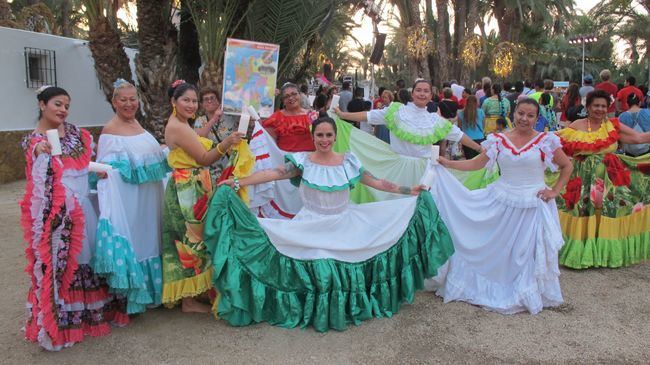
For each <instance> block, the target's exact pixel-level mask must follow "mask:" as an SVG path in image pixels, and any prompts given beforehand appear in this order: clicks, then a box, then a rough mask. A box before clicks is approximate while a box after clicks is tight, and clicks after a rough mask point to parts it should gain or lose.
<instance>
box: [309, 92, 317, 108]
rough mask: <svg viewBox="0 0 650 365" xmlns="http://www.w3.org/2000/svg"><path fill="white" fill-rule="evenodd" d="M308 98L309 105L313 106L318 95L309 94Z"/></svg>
mask: <svg viewBox="0 0 650 365" xmlns="http://www.w3.org/2000/svg"><path fill="white" fill-rule="evenodd" d="M307 98H308V99H309V106H310V107H311V106H313V105H314V100H316V95H309V96H307Z"/></svg>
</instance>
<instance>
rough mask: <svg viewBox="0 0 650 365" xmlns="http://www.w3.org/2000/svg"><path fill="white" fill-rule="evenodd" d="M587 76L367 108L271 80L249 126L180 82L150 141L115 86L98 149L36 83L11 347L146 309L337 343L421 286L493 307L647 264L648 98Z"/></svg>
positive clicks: (59, 99) (357, 96)
mask: <svg viewBox="0 0 650 365" xmlns="http://www.w3.org/2000/svg"><path fill="white" fill-rule="evenodd" d="M600 77H601V79H602V80H603V82H601V83H598V84H596V85H595V86H594V85H592V84H593V78H591V77H590V76H588V77H585V80H584V85H583V86H582V87H580V86H579V85H577V84H570V85H569V87H568V88H567V89H566V90H565V91H564V90H563V91H561V92H559V91H558V89H557V88H555V87H554V85H553V83H552V82H549V81H548V80H538V81H536V82H534V83H531V82H528V81H524V82H519V81H518V82H515V83H504V84H503V85H501V84H499V83H493V82H492V81H491V80H490V79H489V78H487V77H486V78H483V79H482V81H481V82H480V83H477V84H475V85H473V87H470V88H466V87H464V86H462V85H460V84H459V83H458V82H457V81H456V80H451V81H450V82H449V83H445V84H443V85H442V88H441V89H438V88H437V87H435V86H433V85H432V84H431V83H430V82H429V81H427V80H422V79H418V80H416V81H415V82H414V83H413V85H412V86H411V87H410V88H408V89H407V87H406V83H405V82H404V80H398V81H397V82H396V85H395V86H396V87H395V89H394V90H389V89H388V88H380V89H379V92H378V93H377V94H376V98H374V99H372V100H365V99H364V96H363V95H364V94H363V89H355V90H351V85H350V83H349V82H344V83H343V85H342V87H341V91H340V92H339V91H338V88H336V87H329V88H325V87H321V88H320V89H319V90H318V91H317V92H316V95H314V96H313V102H312V103H311V105H310V102H309V100H310V98H309V95H308V94H309V88H306V87H304V85H303V86H298V85H295V84H292V83H287V84H285V85H283V86H282V87H281V88H280V90H278V96H279V99H280V101H281V106H280V108H279V109H278V110H277V111H276V112H275V113H273V114H272V115H271V116H270V117H269V118H266V119H264V120H261V121H256V120H253V119H251V121H250V123H249V128H248V131H247V132H246V133H243V132H240V131H238V128H237V125H236V123H235V121H233V119H232V118H230V119H229V118H226V117H225V116H224V115H223V114H222V112H221V110H220V104H221V100H220V95H219V92H218V91H217V90H215V89H213V88H203V89H201V90H198V89H197V88H196V86H194V85H192V84H189V83H186V82H184V81H182V80H179V81H176V82H174V83H173V84H172V85H171V86H170V88H169V91H168V96H169V101H170V105H171V107H172V112H171V115H170V116H169V118H168V120H166V121H165V132H164V140H165V145H160V144H159V143H158V141H157V140H156V139H155V138H154V137H153V136H152V135H151V134H150V133H149V132H147V131H146V130H145V129H143V128H142V126H141V125H140V123H139V122H138V120H137V119H136V114H137V111H138V109H139V105H140V101H139V96H138V93H137V89H136V88H135V86H134V85H132V84H130V83H129V82H127V81H125V80H121V79H118V80H117V81H116V82H115V84H114V91H113V98H112V106H113V109H114V110H115V115H114V116H113V118H111V120H109V121H107V123H106V124H105V126H104V128H103V130H102V132H101V135H100V137H99V140H98V143H97V145H95V144H94V142H93V138H92V136H91V134H90V133H89V132H88V131H86V130H84V129H82V128H78V127H76V126H75V125H74V124H72V123H70V122H68V121H67V116H68V110H69V109H70V107H71V102H72V98H71V96H70V95H69V94H68V93H67V91H66V90H64V89H62V88H60V87H54V86H46V87H43V88H41V89H40V90H39V92H38V94H37V102H38V105H39V108H40V112H39V115H38V122H37V126H36V128H35V130H34V131H33V132H32V133H30V134H29V135H27V136H26V137H25V138H24V141H23V148H24V151H25V158H26V163H27V164H26V176H27V183H26V188H25V196H24V198H23V200H22V201H21V203H20V205H21V225H22V227H23V230H24V239H25V241H26V243H27V249H26V255H27V261H28V264H27V269H26V271H27V273H28V274H29V275H30V277H31V282H30V288H29V292H28V296H27V313H28V316H27V321H26V325H25V337H26V338H27V339H28V340H30V341H33V342H37V343H38V344H39V345H40V346H42V347H43V348H45V349H48V350H60V349H62V348H64V347H68V346H72V345H73V344H75V343H77V342H80V341H82V340H83V339H84V337H85V336H102V335H106V334H108V333H110V331H111V325H117V326H125V325H127V324H128V323H129V322H130V320H131V319H130V315H134V314H138V313H143V312H145V311H146V310H147V309H149V308H154V307H156V306H159V305H164V306H166V307H174V306H176V305H180V306H181V310H182V311H184V312H200V313H209V312H212V313H214V314H215V315H216V316H217V318H219V319H221V320H225V321H227V322H229V323H230V324H232V325H235V326H242V325H248V324H251V323H257V322H262V321H265V322H268V323H270V324H274V325H279V326H283V327H288V328H292V327H297V326H301V327H306V326H312V327H313V328H314V329H315V330H317V331H327V330H328V329H336V330H343V329H345V328H346V327H347V326H348V325H349V324H355V325H356V324H359V323H360V322H361V321H363V320H367V319H370V318H379V317H390V316H392V315H393V314H395V313H396V312H397V311H398V310H399V307H400V305H401V304H402V303H404V302H408V303H410V302H411V301H412V300H413V298H414V295H415V292H416V291H417V290H421V289H428V290H434V291H435V292H436V293H437V295H439V296H441V297H442V298H443V299H444V301H445V302H449V301H464V302H468V303H471V304H474V305H477V306H481V307H483V308H486V309H488V310H492V311H496V312H499V313H504V314H512V313H517V312H522V311H528V312H530V313H533V314H534V313H538V312H540V311H541V310H542V309H543V308H544V307H550V306H557V305H560V304H561V303H562V302H563V297H562V292H561V289H560V282H559V275H560V271H559V264H562V265H564V266H567V267H569V268H573V269H586V268H591V267H609V268H618V267H624V266H628V265H632V264H636V263H638V262H640V261H642V260H646V259H650V208H649V205H648V204H650V194H648V191H650V176H649V175H650V154H648V146H650V132H649V131H650V115H649V114H650V113H649V111H648V109H647V106H648V105H647V103H648V101H647V99H648V95H647V88H646V89H645V90H643V89H640V88H637V87H636V86H635V84H636V80H635V79H634V77H628V78H627V81H626V84H625V85H624V86H623V87H619V86H617V85H615V84H613V83H611V82H610V81H609V79H610V73H609V71H607V70H604V71H603V72H601V74H600ZM336 94H338V95H339V97H338V98H334V95H336ZM333 100H338V105H332V102H333ZM50 130H56V131H57V132H58V136H59V141H60V144H61V146H62V153H61V154H58V153H53V146H52V144H51V143H50V142H49V141H48V134H49V132H48V131H50ZM438 151H440V152H439V154H440V157H438V156H437V153H438ZM93 160H94V161H93ZM91 162H99V163H103V164H105V165H109V166H110V167H111V168H109V169H106V170H101V171H94V170H93V171H94V172H90V170H89V168H90V165H91Z"/></svg>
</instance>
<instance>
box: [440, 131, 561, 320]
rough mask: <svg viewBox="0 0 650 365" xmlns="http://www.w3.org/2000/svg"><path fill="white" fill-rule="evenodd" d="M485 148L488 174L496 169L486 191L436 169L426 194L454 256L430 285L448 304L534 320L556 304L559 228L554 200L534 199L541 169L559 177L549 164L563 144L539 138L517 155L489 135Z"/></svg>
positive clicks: (505, 142) (502, 140)
mask: <svg viewBox="0 0 650 365" xmlns="http://www.w3.org/2000/svg"><path fill="white" fill-rule="evenodd" d="M482 146H483V147H484V148H485V149H486V150H487V155H488V157H489V162H488V164H487V169H488V170H490V169H492V168H493V167H494V166H495V165H496V164H497V163H498V165H499V168H500V171H501V177H500V178H499V179H498V180H497V181H496V182H494V183H492V184H490V185H489V186H488V187H487V188H485V189H477V190H472V191H470V190H468V189H467V188H465V187H464V186H462V185H461V184H460V183H459V182H458V180H457V179H455V178H454V177H453V176H452V175H451V174H450V173H449V172H448V171H447V169H445V168H444V167H442V166H434V168H435V171H436V173H437V179H436V181H435V183H434V184H433V186H432V188H431V194H432V195H433V198H434V200H435V202H436V204H437V206H438V207H439V209H440V215H441V216H442V217H443V220H444V221H445V223H446V224H447V227H449V231H450V232H451V236H452V240H453V242H454V249H455V253H454V255H453V256H452V257H451V258H450V259H449V263H448V264H447V265H445V267H443V268H442V269H441V270H440V275H439V276H437V277H436V278H435V279H434V280H433V281H431V282H427V285H428V286H429V287H430V288H433V289H435V290H436V293H437V294H438V295H440V296H441V297H443V299H444V301H445V302H450V301H456V300H458V301H465V302H468V303H471V304H475V305H479V306H482V307H484V308H485V309H488V310H492V311H496V312H499V313H503V314H513V313H517V312H521V311H528V312H530V313H532V314H535V313H538V312H540V311H541V310H542V308H543V307H551V306H557V305H560V304H561V303H562V302H563V299H562V293H561V290H560V281H559V275H560V271H559V268H558V262H557V259H558V251H559V249H560V247H562V244H563V239H562V231H561V228H560V221H559V218H558V214H557V208H556V205H555V201H549V202H544V201H542V200H541V199H539V198H538V197H537V193H538V192H539V191H540V190H542V189H543V188H545V187H546V185H545V183H544V170H545V169H547V168H549V169H551V170H552V171H556V170H557V166H555V164H553V162H552V161H551V160H552V157H553V153H554V151H555V150H557V149H558V148H561V145H560V140H559V138H558V137H557V136H555V135H553V134H549V133H540V134H539V135H538V136H536V137H535V138H533V139H532V140H531V141H530V142H529V143H528V144H526V145H525V146H523V147H522V148H520V149H518V148H516V147H514V145H513V144H512V142H510V140H508V137H506V136H505V135H504V134H501V133H499V134H491V135H488V137H487V140H486V141H484V142H483V143H482Z"/></svg>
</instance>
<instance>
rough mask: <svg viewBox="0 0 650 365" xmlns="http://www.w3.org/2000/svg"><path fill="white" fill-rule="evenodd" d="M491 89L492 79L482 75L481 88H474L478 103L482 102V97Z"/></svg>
mask: <svg viewBox="0 0 650 365" xmlns="http://www.w3.org/2000/svg"><path fill="white" fill-rule="evenodd" d="M491 89H492V79H490V78H489V77H484V78H482V79H481V89H479V90H476V98H477V99H478V102H479V104H482V103H483V99H484V98H485V97H486V96H490V95H488V94H490V90H491Z"/></svg>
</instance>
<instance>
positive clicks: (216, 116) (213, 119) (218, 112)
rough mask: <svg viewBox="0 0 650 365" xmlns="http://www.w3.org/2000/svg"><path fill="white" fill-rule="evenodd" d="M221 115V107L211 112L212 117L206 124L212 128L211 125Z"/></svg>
mask: <svg viewBox="0 0 650 365" xmlns="http://www.w3.org/2000/svg"><path fill="white" fill-rule="evenodd" d="M222 115H223V111H222V110H221V109H217V110H215V112H214V114H212V118H210V120H208V124H209V125H210V128H212V126H213V125H215V124H216V123H217V122H218V121H219V119H221V116H222Z"/></svg>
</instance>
